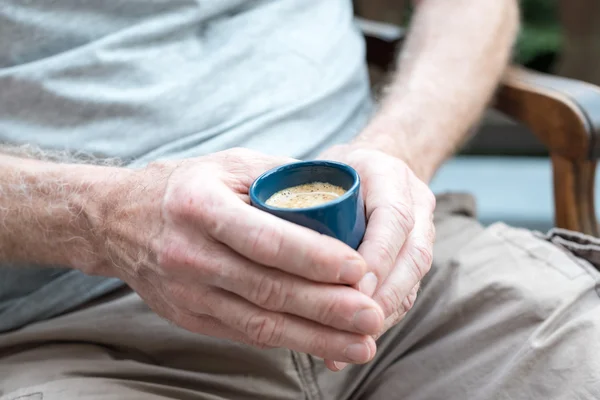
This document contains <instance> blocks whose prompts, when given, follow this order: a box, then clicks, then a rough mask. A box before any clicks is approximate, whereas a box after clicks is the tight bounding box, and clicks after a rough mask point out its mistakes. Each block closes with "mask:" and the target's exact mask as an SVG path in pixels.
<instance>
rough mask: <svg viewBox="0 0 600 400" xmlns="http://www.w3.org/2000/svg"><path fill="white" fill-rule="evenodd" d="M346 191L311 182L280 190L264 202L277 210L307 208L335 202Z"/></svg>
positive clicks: (328, 184) (333, 186)
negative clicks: (277, 208)
mask: <svg viewBox="0 0 600 400" xmlns="http://www.w3.org/2000/svg"><path fill="white" fill-rule="evenodd" d="M344 193H346V190H345V189H343V188H341V187H339V186H336V185H332V184H331V183H324V182H312V183H306V184H304V185H298V186H292V187H289V188H287V189H283V190H280V191H279V192H277V193H275V194H274V195H272V196H271V197H269V199H268V200H267V201H266V204H267V205H269V206H272V207H279V208H309V207H315V206H318V205H321V204H324V203H327V202H329V201H332V200H335V199H337V198H338V197H340V196H341V195H343V194H344Z"/></svg>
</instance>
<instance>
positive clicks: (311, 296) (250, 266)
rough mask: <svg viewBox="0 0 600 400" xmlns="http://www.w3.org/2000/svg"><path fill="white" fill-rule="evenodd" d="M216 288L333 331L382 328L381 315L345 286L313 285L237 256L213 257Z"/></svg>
mask: <svg viewBox="0 0 600 400" xmlns="http://www.w3.org/2000/svg"><path fill="white" fill-rule="evenodd" d="M216 257H217V259H218V260H219V262H220V263H221V265H222V266H223V267H221V268H219V271H220V274H219V280H218V282H215V284H216V285H218V286H219V287H221V288H223V289H225V290H227V291H229V292H232V293H235V294H237V295H239V296H241V297H243V298H245V299H246V300H248V301H250V302H251V303H253V304H255V305H257V306H259V307H260V308H263V309H266V310H270V311H275V312H280V313H286V314H293V315H296V316H299V317H302V318H305V319H308V320H312V321H315V322H318V323H320V324H322V325H326V326H330V327H333V328H337V329H341V330H345V331H349V332H357V333H362V334H374V333H377V332H380V331H381V329H382V328H383V319H384V318H383V312H382V311H381V308H380V307H379V305H378V304H377V303H376V302H375V301H374V300H373V299H371V298H369V297H368V296H366V295H364V294H362V293H360V292H359V291H357V290H355V289H352V288H350V287H347V286H341V285H332V284H322V283H316V282H312V281H309V280H306V279H304V278H300V277H297V276H294V275H290V274H287V273H284V272H280V271H278V270H276V269H271V268H265V267H263V266H260V265H258V264H256V263H253V262H251V261H249V260H246V259H244V258H243V257H240V256H238V255H236V254H233V253H231V252H230V251H227V249H226V248H223V251H221V252H219V253H217V254H216Z"/></svg>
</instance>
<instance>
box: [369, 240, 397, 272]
mask: <svg viewBox="0 0 600 400" xmlns="http://www.w3.org/2000/svg"><path fill="white" fill-rule="evenodd" d="M396 256H397V254H396V252H395V251H394V250H393V249H391V248H390V246H389V245H387V243H384V242H383V240H376V241H375V243H373V255H372V257H373V259H374V261H375V265H373V266H372V268H374V271H373V272H375V273H376V274H378V275H381V274H384V273H385V271H382V269H384V266H390V267H391V266H392V265H394V263H395V262H396ZM385 269H386V270H387V269H388V268H387V267H385ZM378 278H379V279H382V278H385V276H378Z"/></svg>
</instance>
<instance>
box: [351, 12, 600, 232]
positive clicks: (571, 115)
mask: <svg viewBox="0 0 600 400" xmlns="http://www.w3.org/2000/svg"><path fill="white" fill-rule="evenodd" d="M363 22H365V21H363ZM363 26H364V27H365V29H363V32H364V34H365V37H366V41H367V62H368V63H369V64H370V65H374V66H377V67H379V68H381V69H384V70H387V69H389V67H390V66H392V65H393V64H394V62H395V60H396V54H397V52H398V48H399V46H400V45H401V41H402V31H401V30H397V29H396V30H394V29H393V28H391V27H390V26H388V27H387V28H386V27H385V26H384V25H382V24H379V23H375V24H372V23H370V22H369V23H367V24H363ZM493 107H494V108H496V109H497V110H499V111H501V112H502V113H504V114H506V115H507V116H509V117H511V118H513V119H515V120H517V121H519V122H521V123H523V124H524V125H526V126H527V127H528V128H529V129H530V130H531V131H532V132H533V133H534V134H535V135H536V136H537V137H538V138H539V139H540V140H541V142H542V143H543V144H544V145H545V146H546V147H547V149H548V151H549V153H550V157H551V160H552V168H553V181H554V213H555V225H556V226H557V227H559V228H564V229H569V230H573V231H578V232H582V233H585V234H589V235H592V236H596V237H598V236H599V230H598V222H597V219H596V213H595V207H594V182H595V181H594V178H595V171H596V160H597V159H598V158H599V157H600V88H599V87H596V86H594V85H590V84H587V83H584V82H580V81H575V80H572V79H566V78H561V77H556V76H552V75H546V74H541V73H538V72H533V71H530V70H526V69H524V68H521V67H517V66H511V67H509V68H508V70H507V71H506V74H505V76H504V79H503V80H502V83H501V84H500V87H499V89H498V92H497V95H496V97H495V101H494V104H493Z"/></svg>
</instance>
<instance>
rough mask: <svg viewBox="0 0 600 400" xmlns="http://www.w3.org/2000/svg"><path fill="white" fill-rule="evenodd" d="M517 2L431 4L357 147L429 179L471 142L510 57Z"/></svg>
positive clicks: (420, 13) (430, 0) (421, 11)
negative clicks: (469, 136)
mask: <svg viewBox="0 0 600 400" xmlns="http://www.w3.org/2000/svg"><path fill="white" fill-rule="evenodd" d="M517 30H518V5H517V2H516V1H515V0H478V1H472V0H457V1H445V0H425V1H423V2H422V3H421V5H420V7H418V10H417V13H416V14H415V16H414V18H413V21H412V24H411V28H410V31H409V36H408V39H407V41H406V43H405V46H404V49H403V50H402V52H401V54H400V57H399V64H400V65H399V69H398V71H397V73H396V75H395V76H394V79H393V81H392V83H391V84H390V85H389V87H388V88H387V90H386V92H385V95H384V97H383V99H382V101H381V104H380V110H379V112H378V113H377V115H376V116H375V117H374V118H373V120H372V121H371V123H370V124H369V126H368V127H367V129H365V131H364V132H363V133H362V134H361V135H360V136H359V137H358V138H357V142H359V143H362V144H365V145H367V146H369V147H376V148H379V149H382V150H384V151H386V152H388V153H390V154H392V155H395V156H399V157H402V158H403V159H405V160H406V161H407V162H408V163H409V164H410V166H411V167H412V168H413V170H414V171H415V172H416V173H417V175H419V177H420V178H421V179H423V180H424V181H429V180H430V179H431V177H432V176H433V174H434V173H435V170H436V169H437V168H438V167H439V166H440V165H441V164H442V163H443V161H444V160H445V159H446V158H447V157H449V156H450V155H451V154H452V153H453V152H454V151H455V149H456V148H457V147H458V146H459V145H460V144H461V143H462V142H463V141H464V140H465V137H466V135H467V133H468V131H469V128H471V127H472V126H473V125H474V124H475V122H476V121H477V120H478V119H479V118H480V116H481V114H482V112H483V110H484V108H485V106H486V105H487V103H488V101H489V99H490V97H491V95H492V93H493V91H494V89H495V87H496V86H497V84H498V82H499V80H500V77H501V75H502V73H503V71H504V69H505V68H506V65H507V63H508V61H509V58H510V53H511V49H512V45H513V42H514V40H515V37H516V34H517Z"/></svg>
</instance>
